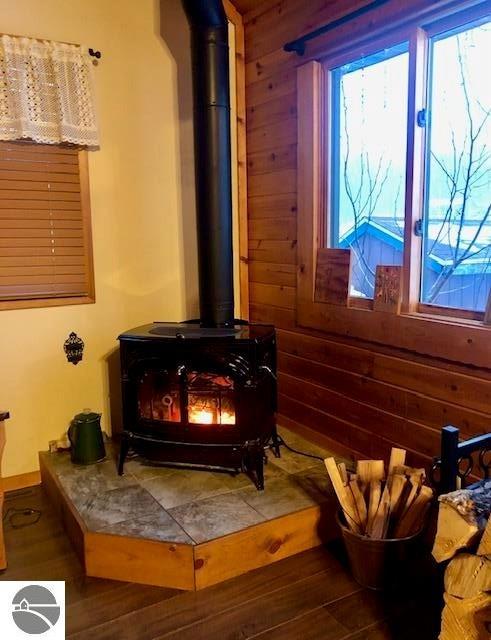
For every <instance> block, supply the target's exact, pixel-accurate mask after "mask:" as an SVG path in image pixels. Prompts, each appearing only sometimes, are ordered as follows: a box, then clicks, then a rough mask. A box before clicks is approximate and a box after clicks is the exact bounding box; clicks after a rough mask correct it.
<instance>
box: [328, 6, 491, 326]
mask: <svg viewBox="0 0 491 640" xmlns="http://www.w3.org/2000/svg"><path fill="white" fill-rule="evenodd" d="M489 15H490V12H489V9H488V8H486V7H485V6H481V5H480V6H477V7H475V8H472V9H466V10H465V11H463V10H461V11H458V12H456V13H454V14H452V15H450V16H446V17H444V18H441V19H437V20H433V21H432V22H431V23H430V24H428V25H425V26H423V27H418V26H413V25H412V26H409V27H407V28H405V29H400V30H397V31H393V32H391V33H390V34H389V35H387V36H382V37H378V38H375V39H373V40H371V41H370V42H368V43H367V42H364V43H363V44H361V45H356V44H355V45H354V46H353V47H350V48H349V49H347V50H344V51H343V52H342V53H341V54H337V55H335V56H325V57H322V58H320V63H321V64H322V68H323V74H324V87H323V93H324V96H323V103H324V113H325V114H329V115H328V117H327V120H326V122H325V123H324V125H323V129H324V132H325V133H324V144H325V149H324V154H325V156H326V157H325V159H324V166H325V167H326V172H325V176H324V179H325V181H326V200H325V203H324V207H325V211H324V216H323V220H324V222H323V224H324V227H323V228H324V229H325V234H324V236H323V237H324V238H325V244H324V246H329V241H330V234H331V229H332V224H333V221H332V215H331V211H330V208H331V203H332V193H331V190H332V181H333V180H332V166H331V165H332V159H331V150H332V148H333V145H332V135H331V128H332V117H331V113H332V111H333V106H332V95H333V89H332V78H333V75H334V73H335V70H336V69H337V68H339V67H340V66H342V65H345V64H347V63H349V62H350V61H355V60H357V59H359V58H362V57H369V56H370V55H373V54H375V53H377V52H378V51H381V50H383V49H388V48H391V47H395V46H397V45H399V44H402V43H403V42H408V45H409V46H408V50H409V70H408V119H407V130H406V136H407V137H406V149H407V151H406V181H405V218H404V219H405V222H404V238H403V239H404V247H403V265H402V266H403V283H402V295H403V299H402V311H403V312H406V313H419V314H422V315H425V316H428V315H430V316H431V315H435V316H445V317H447V318H449V319H455V320H460V319H463V320H475V321H477V322H483V321H484V318H485V311H474V310H471V309H460V308H452V307H448V306H443V305H432V304H428V303H424V302H422V301H421V277H422V274H421V270H422V265H423V239H422V237H421V236H419V235H416V234H415V233H414V228H415V225H416V223H417V222H418V221H419V220H423V219H424V215H425V194H426V189H427V184H426V161H427V143H428V140H427V133H428V128H427V127H419V126H418V125H417V120H416V118H417V113H418V111H420V110H421V109H424V108H427V107H428V100H429V96H428V95H427V91H428V88H429V78H428V71H429V68H430V64H429V56H430V43H431V39H432V38H434V37H436V36H438V35H440V34H443V33H445V32H447V31H451V30H452V29H456V28H459V27H462V28H465V25H467V24H468V25H471V24H472V23H473V22H479V20H482V19H484V18H486V17H487V16H489ZM321 237H322V236H321ZM349 306H350V307H355V308H361V309H373V298H363V297H360V296H350V298H349Z"/></svg>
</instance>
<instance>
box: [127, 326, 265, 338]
mask: <svg viewBox="0 0 491 640" xmlns="http://www.w3.org/2000/svg"><path fill="white" fill-rule="evenodd" d="M273 336H274V327H273V325H268V324H235V325H233V326H230V327H202V326H200V324H199V322H198V321H197V322H176V323H173V322H152V323H151V324H145V325H142V326H140V327H136V328H134V329H129V330H128V331H125V332H124V333H122V334H121V335H120V336H119V338H118V339H120V340H132V339H135V340H138V339H140V340H141V339H144V340H152V339H153V340H162V339H164V340H259V341H260V340H266V339H271V337H273Z"/></svg>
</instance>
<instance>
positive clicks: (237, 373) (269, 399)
mask: <svg viewBox="0 0 491 640" xmlns="http://www.w3.org/2000/svg"><path fill="white" fill-rule="evenodd" d="M182 3H183V6H184V10H185V12H186V14H187V17H188V21H189V25H190V30H191V45H192V64H193V95H194V139H195V174H196V218H197V230H198V265H199V288H200V320H199V321H195V322H190V323H181V324H169V323H154V324H149V325H145V326H142V327H138V328H136V329H132V330H131V331H126V332H125V333H123V334H122V335H121V336H119V340H120V345H121V369H122V386H123V427H124V433H123V439H122V444H121V453H120V461H119V472H120V473H123V467H124V461H125V458H126V455H127V453H128V449H129V448H130V447H131V448H132V449H133V450H134V451H135V452H137V453H139V454H141V455H142V456H144V457H145V458H147V459H149V460H151V461H154V462H162V463H166V464H174V465H179V464H186V465H193V466H198V467H205V468H220V469H222V468H223V469H233V470H243V471H248V472H249V473H250V474H251V475H252V477H253V479H254V481H255V483H256V486H257V487H258V488H259V489H262V488H263V487H264V480H263V459H264V448H265V446H266V445H267V444H268V442H269V441H270V440H272V444H273V450H274V451H275V454H276V455H279V447H278V439H277V436H276V428H275V410H276V355H275V353H276V351H275V350H276V343H275V332H274V327H272V326H268V325H254V324H249V323H247V322H242V321H237V320H234V290H233V255H232V187H231V160H230V147H231V145H230V86H229V51H228V23H227V17H226V15H225V11H224V9H223V6H222V0H182Z"/></svg>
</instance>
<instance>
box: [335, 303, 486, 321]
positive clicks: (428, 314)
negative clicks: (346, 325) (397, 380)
mask: <svg viewBox="0 0 491 640" xmlns="http://www.w3.org/2000/svg"><path fill="white" fill-rule="evenodd" d="M348 307H349V308H350V309H366V310H369V311H373V298H361V297H358V296H356V297H355V296H350V298H349V300H348ZM400 315H406V316H412V317H415V318H421V319H423V320H424V319H426V320H436V321H442V322H447V323H452V324H462V325H467V326H469V325H470V326H477V327H478V326H480V325H482V324H483V321H484V312H483V311H467V310H465V309H453V308H450V307H437V306H433V305H429V304H423V303H420V304H419V305H418V308H417V310H416V311H410V312H406V313H401V314H400ZM485 326H486V327H487V326H489V325H485Z"/></svg>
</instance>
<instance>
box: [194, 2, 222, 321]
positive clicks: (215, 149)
mask: <svg viewBox="0 0 491 640" xmlns="http://www.w3.org/2000/svg"><path fill="white" fill-rule="evenodd" d="M182 4H183V7H184V10H185V12H186V15H187V18H188V21H189V25H190V28H191V46H192V66H193V94H194V148H195V173H196V215H197V229H198V263H199V291H200V320H201V324H202V326H205V327H214V326H225V325H229V324H233V321H234V283H233V253H232V178H231V158H230V79H229V53H228V23H227V17H226V15H225V11H224V9H223V6H222V1H221V0H182Z"/></svg>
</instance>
